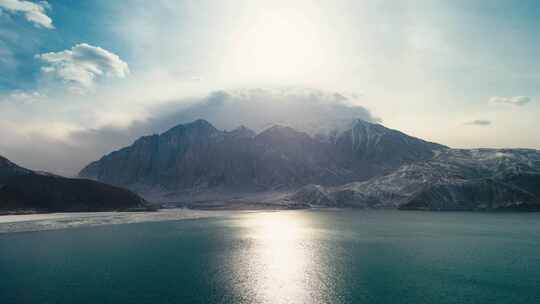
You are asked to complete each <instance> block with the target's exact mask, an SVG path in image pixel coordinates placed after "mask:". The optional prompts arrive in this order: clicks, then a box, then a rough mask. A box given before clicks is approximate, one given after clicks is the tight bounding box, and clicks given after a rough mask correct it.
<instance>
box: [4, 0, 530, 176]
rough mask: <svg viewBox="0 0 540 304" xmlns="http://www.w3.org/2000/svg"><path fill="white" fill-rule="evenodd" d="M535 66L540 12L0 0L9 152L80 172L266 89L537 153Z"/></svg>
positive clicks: (412, 130) (344, 4)
mask: <svg viewBox="0 0 540 304" xmlns="http://www.w3.org/2000/svg"><path fill="white" fill-rule="evenodd" d="M539 54H540V2H538V1H536V0H531V1H497V0H485V1H435V0H432V1H396V0H391V1H330V0H326V1H292V0H289V1H279V0H272V1H254V0H246V1H241V0H234V1H233V0H231V1H217V0H212V1H198V0H197V1H196V0H193V1H142V0H141V1H110V0H103V1H48V2H44V1H20V0H0V155H4V156H6V157H8V158H10V159H12V160H14V161H17V162H19V163H21V164H22V165H26V166H28V167H31V168H32V169H46V170H51V171H54V172H57V173H62V174H75V173H76V171H77V170H78V169H80V167H81V166H82V165H84V164H85V163H86V162H88V161H91V160H94V159H95V158H98V157H99V156H100V154H101V153H105V152H108V151H110V150H111V149H113V148H114V149H115V148H118V147H120V146H121V145H124V144H127V143H129V142H130V141H131V140H133V138H135V137H137V136H140V135H145V134H137V133H138V132H147V133H148V132H149V133H151V132H161V131H163V130H164V129H166V128H167V127H170V126H172V125H173V124H174V123H176V122H175V121H174V119H171V117H183V118H185V115H184V116H181V115H180V116H171V115H165V114H167V113H166V112H168V111H169V112H170V111H172V112H175V113H177V112H181V111H182V109H184V108H185V107H186V105H188V104H189V105H192V104H193V103H197V102H198V101H201V102H202V103H203V104H204V103H205V102H208V100H209V99H211V98H212V96H216V94H218V95H219V94H220V93H219V92H246V90H247V92H250V93H248V94H247V95H246V96H247V97H246V96H244V97H242V98H241V100H242V102H243V103H244V105H245V104H246V102H247V103H249V101H250V99H249V98H258V97H260V95H258V94H252V93H253V92H254V90H255V89H257V88H265V90H269V91H265V92H266V93H264V94H265V96H266V99H264V100H266V102H268V103H273V102H274V103H278V102H281V101H283V99H291V98H293V99H294V98H298V92H299V89H298V88H310V90H306V91H305V92H307V93H305V92H304V93H303V94H304V96H303V97H302V98H301V99H302V102H303V103H302V104H303V105H304V104H305V100H306V98H307V97H310V96H311V97H313V98H314V99H316V100H315V102H316V103H317V102H318V103H319V104H320V101H321V100H324V102H328V103H332V104H333V103H335V104H336V105H337V106H338V108H339V109H338V110H336V111H331V113H336V114H335V115H334V116H332V115H333V114H332V115H331V114H329V117H328V120H332V119H339V118H341V117H342V116H340V115H342V112H343V111H342V110H343V109H347V107H349V108H350V109H351V111H350V112H351V113H360V114H362V115H364V114H365V115H366V116H365V117H362V118H366V117H368V118H370V117H371V118H373V120H379V119H380V121H382V123H383V124H384V125H386V126H388V127H391V128H396V129H399V130H402V131H404V132H406V133H409V134H411V135H414V136H418V137H421V138H424V139H428V140H431V141H436V142H440V143H443V144H446V145H449V146H452V147H528V148H540V136H538V135H537V134H538V129H539V128H538V127H537V125H538V122H537V120H538V118H539V117H540V105H539V101H540V60H539ZM276 88H277V89H279V90H280V92H281V93H279V94H281V95H280V97H275V96H274V97H268V94H270V95H272V94H274V93H268V92H275V90H276ZM287 88H295V89H294V93H283V91H284V90H285V91H286V90H288V89H287ZM216 92H218V93H216ZM313 92H317V93H316V94H314V93H313ZM320 92H327V93H326V94H327V95H325V96H323V97H321V96H322V95H321V94H322V93H320ZM335 93H338V94H337V95H336V94H335ZM233 95H234V94H233ZM323 95H324V94H323ZM220 96H221V95H220ZM234 96H236V95H234ZM257 96H258V97H257ZM306 96H307V97H306ZM332 96H334V97H335V96H341V97H343V98H341V97H339V98H334V97H332ZM234 100H236V99H234ZM280 100H281V101H280ZM307 104H309V103H307ZM343 104H345V108H343V107H342V106H343ZM164 109H167V110H164ZM201 109H202V108H201ZM321 109H322V108H321ZM325 109H326V108H325ZM297 111H298V112H302V110H297ZM290 112H291V111H289V112H288V113H289V114H290ZM164 113H165V114H164ZM190 113H199V114H200V113H201V112H200V111H192V112H190ZM329 113H330V112H329ZM165 116H166V119H165V118H163V117H165ZM233 116H234V115H233ZM239 116H240V117H239V118H238V120H239V122H242V119H241V116H242V115H241V114H239ZM298 116H299V117H301V116H302V113H298ZM211 117H212V116H211ZM235 118H236V117H231V119H232V120H233V121H234V119H235ZM248 123H249V122H248ZM141 124H142V125H144V126H145V127H144V128H141V127H140V126H141ZM168 124H170V125H168ZM220 127H228V124H226V125H223V126H220ZM111 130H112V131H111ZM89 134H90V135H91V136H90V135H89ZM111 134H114V136H112V135H111ZM89 136H90V137H91V139H90V138H89Z"/></svg>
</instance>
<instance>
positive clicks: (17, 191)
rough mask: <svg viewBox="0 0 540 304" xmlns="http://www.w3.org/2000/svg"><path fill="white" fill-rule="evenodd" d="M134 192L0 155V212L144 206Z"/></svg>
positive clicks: (124, 208) (121, 208)
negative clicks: (27, 165)
mask: <svg viewBox="0 0 540 304" xmlns="http://www.w3.org/2000/svg"><path fill="white" fill-rule="evenodd" d="M146 206H147V203H146V201H144V200H143V199H142V198H140V197H139V196H138V195H136V194H135V193H133V192H131V191H128V190H125V189H121V188H118V187H114V186H111V185H106V184H103V183H99V182H96V181H91V180H85V179H71V178H64V177H60V176H55V175H49V174H43V173H35V172H33V171H31V170H28V169H25V168H22V167H19V166H17V165H15V164H13V163H11V162H10V161H8V160H7V159H5V158H3V157H0V213H4V212H14V211H15V212H28V211H32V212H54V211H109V210H127V209H133V208H146Z"/></svg>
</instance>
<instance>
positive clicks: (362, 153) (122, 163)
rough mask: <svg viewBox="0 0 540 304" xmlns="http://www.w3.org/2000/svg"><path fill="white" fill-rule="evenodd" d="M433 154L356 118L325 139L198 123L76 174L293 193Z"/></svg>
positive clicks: (134, 182) (151, 185)
mask: <svg viewBox="0 0 540 304" xmlns="http://www.w3.org/2000/svg"><path fill="white" fill-rule="evenodd" d="M438 149H446V147H444V146H442V145H437V144H433V143H428V142H425V141H422V140H420V139H416V138H413V137H410V136H407V135H405V134H403V133H401V132H398V131H394V130H390V129H387V128H385V127H383V126H381V125H376V124H371V123H368V122H363V121H360V120H358V121H355V122H354V124H353V125H352V126H351V128H350V129H348V130H345V131H343V132H335V133H333V134H332V135H331V136H328V137H325V138H317V137H312V136H310V135H308V134H307V133H303V132H300V131H297V130H294V129H292V128H290V127H286V126H273V127H270V128H268V129H266V130H264V131H262V132H261V133H259V134H256V135H255V134H254V132H253V131H250V130H248V129H247V128H245V127H244V128H239V129H237V130H234V131H230V132H227V131H221V130H217V129H216V128H214V127H213V126H212V125H211V124H210V123H208V122H207V121H204V120H197V121H194V122H192V123H189V124H185V125H178V126H176V127H174V128H172V129H170V130H169V131H167V132H165V133H163V134H161V135H152V136H147V137H142V138H140V139H139V140H137V141H135V142H134V143H133V144H132V145H131V146H129V147H126V148H123V149H121V150H119V151H116V152H112V153H110V154H108V155H106V156H104V157H102V158H101V159H100V160H99V161H96V162H93V163H91V164H90V165H88V166H87V167H85V168H84V169H83V170H82V171H81V172H80V174H79V175H80V176H81V177H87V178H91V179H95V180H99V181H102V182H106V183H110V184H114V185H120V186H125V187H129V188H130V189H133V190H136V191H139V192H141V193H146V192H149V191H154V190H156V189H158V190H162V191H165V192H177V193H179V192H183V193H188V194H189V195H192V194H193V192H201V191H218V190H223V191H261V190H265V191H269V190H291V189H296V188H298V187H301V186H304V185H306V184H310V183H320V184H323V185H340V184H344V183H347V182H351V181H357V180H365V179H368V178H371V177H373V176H377V175H381V174H383V173H385V172H387V171H388V170H392V169H395V168H397V167H398V166H399V165H401V164H403V163H408V162H411V161H419V160H426V159H429V158H431V157H433V156H434V155H435V152H434V150H438Z"/></svg>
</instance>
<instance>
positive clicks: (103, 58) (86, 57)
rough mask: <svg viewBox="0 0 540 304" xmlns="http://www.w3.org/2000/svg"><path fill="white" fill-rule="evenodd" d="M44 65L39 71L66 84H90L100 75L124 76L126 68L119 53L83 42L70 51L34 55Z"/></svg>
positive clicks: (127, 71) (126, 65) (86, 85)
mask: <svg viewBox="0 0 540 304" xmlns="http://www.w3.org/2000/svg"><path fill="white" fill-rule="evenodd" d="M36 58H38V59H40V60H41V61H42V62H43V63H44V66H43V67H42V68H41V72H42V73H43V74H44V75H47V76H52V77H53V78H55V79H59V80H62V81H64V82H67V83H72V84H76V85H80V86H82V87H90V86H92V85H93V84H94V81H95V80H96V79H97V78H99V77H116V78H124V77H126V76H127V75H128V74H129V67H128V64H127V63H126V62H124V61H123V60H122V59H120V57H118V55H116V54H114V53H111V52H109V51H107V50H105V49H102V48H100V47H96V46H91V45H89V44H86V43H81V44H77V45H75V46H74V47H72V48H71V49H70V50H64V51H61V52H50V53H44V54H40V55H36Z"/></svg>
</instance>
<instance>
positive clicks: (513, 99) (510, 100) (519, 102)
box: [489, 96, 532, 106]
mask: <svg viewBox="0 0 540 304" xmlns="http://www.w3.org/2000/svg"><path fill="white" fill-rule="evenodd" d="M489 101H490V102H492V103H507V104H511V105H514V106H524V105H526V104H528V103H529V102H531V101H532V99H531V98H530V97H527V96H510V97H499V96H495V97H491V98H490V99H489Z"/></svg>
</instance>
